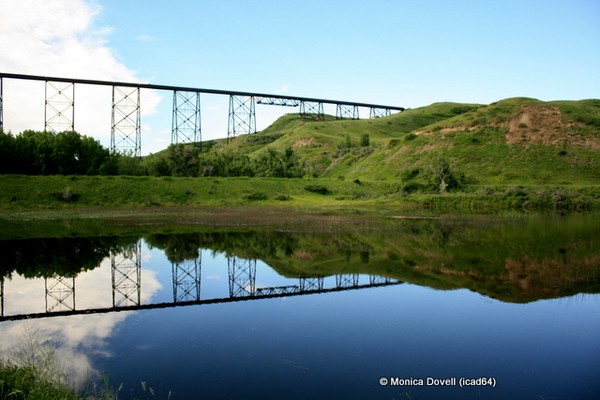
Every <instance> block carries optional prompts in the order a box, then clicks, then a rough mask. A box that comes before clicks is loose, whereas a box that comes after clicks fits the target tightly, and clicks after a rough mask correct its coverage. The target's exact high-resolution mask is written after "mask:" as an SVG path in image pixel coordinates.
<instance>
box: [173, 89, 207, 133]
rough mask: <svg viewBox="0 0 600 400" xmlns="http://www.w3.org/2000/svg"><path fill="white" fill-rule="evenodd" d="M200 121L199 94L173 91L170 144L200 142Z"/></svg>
mask: <svg viewBox="0 0 600 400" xmlns="http://www.w3.org/2000/svg"><path fill="white" fill-rule="evenodd" d="M200 121H201V118H200V93H198V92H184V91H179V90H175V91H173V122H172V127H171V144H178V143H199V142H201V141H202V130H201V126H200Z"/></svg>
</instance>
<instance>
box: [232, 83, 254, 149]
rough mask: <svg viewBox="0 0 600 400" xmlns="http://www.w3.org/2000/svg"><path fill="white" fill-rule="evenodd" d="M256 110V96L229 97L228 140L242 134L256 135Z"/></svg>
mask: <svg viewBox="0 0 600 400" xmlns="http://www.w3.org/2000/svg"><path fill="white" fill-rule="evenodd" d="M255 109H256V101H255V99H254V96H236V95H233V94H232V95H230V96H229V120H228V124H227V140H229V139H230V138H234V137H236V136H237V135H241V134H249V133H256V110H255Z"/></svg>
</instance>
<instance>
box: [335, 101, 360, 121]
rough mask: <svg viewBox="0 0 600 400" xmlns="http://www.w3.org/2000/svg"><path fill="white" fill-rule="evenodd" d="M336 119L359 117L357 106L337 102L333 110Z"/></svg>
mask: <svg viewBox="0 0 600 400" xmlns="http://www.w3.org/2000/svg"><path fill="white" fill-rule="evenodd" d="M335 118H337V119H359V116H358V106H355V105H349V104H338V105H337V107H336V111H335Z"/></svg>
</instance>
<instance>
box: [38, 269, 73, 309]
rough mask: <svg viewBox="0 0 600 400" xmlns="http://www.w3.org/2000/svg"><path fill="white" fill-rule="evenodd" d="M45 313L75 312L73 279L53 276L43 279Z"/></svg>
mask: <svg viewBox="0 0 600 400" xmlns="http://www.w3.org/2000/svg"><path fill="white" fill-rule="evenodd" d="M44 284H45V286H46V312H52V311H55V309H56V308H58V310H56V311H64V310H68V311H74V310H75V278H67V277H64V276H59V275H54V276H52V277H50V278H45V279H44Z"/></svg>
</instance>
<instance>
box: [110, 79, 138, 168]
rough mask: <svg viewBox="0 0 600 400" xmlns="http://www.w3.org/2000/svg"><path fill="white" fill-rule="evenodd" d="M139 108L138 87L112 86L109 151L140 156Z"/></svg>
mask: <svg viewBox="0 0 600 400" xmlns="http://www.w3.org/2000/svg"><path fill="white" fill-rule="evenodd" d="M140 108H141V107H140V88H139V87H120V86H113V87H112V121H111V132H110V150H111V152H113V153H119V154H123V155H127V156H131V157H141V155H142V145H141V142H142V130H141V124H142V120H141V113H140Z"/></svg>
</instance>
